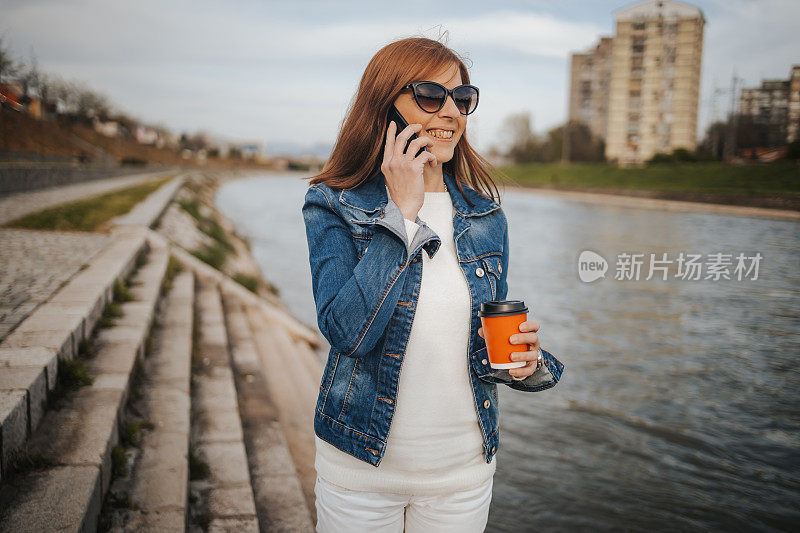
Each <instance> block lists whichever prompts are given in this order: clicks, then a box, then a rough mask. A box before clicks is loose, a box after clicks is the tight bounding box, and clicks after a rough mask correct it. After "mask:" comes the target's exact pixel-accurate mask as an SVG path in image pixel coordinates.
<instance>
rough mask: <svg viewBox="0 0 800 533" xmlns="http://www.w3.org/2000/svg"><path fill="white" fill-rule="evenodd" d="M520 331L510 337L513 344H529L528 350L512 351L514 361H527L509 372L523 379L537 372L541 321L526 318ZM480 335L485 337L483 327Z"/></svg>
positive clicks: (520, 326) (479, 330)
mask: <svg viewBox="0 0 800 533" xmlns="http://www.w3.org/2000/svg"><path fill="white" fill-rule="evenodd" d="M519 331H520V333H515V334H514V335H511V337H510V338H509V342H511V344H527V345H528V350H529V351H527V352H511V360H512V361H526V364H525V366H521V367H519V368H510V369H509V370H508V373H509V374H511V376H512V377H515V378H517V379H523V378H526V377H528V376H530V375H531V374H533V373H534V372H536V367H537V361H538V359H539V348H540V346H539V335H537V333H536V332H537V331H539V323H538V322H537V321H535V320H526V321H525V322H523V323H521V324H520V325H519ZM478 335H480V336H481V337H483V327H480V328H478Z"/></svg>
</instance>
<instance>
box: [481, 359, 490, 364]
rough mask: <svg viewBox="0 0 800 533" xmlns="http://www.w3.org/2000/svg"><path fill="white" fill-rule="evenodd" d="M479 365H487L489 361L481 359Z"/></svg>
mask: <svg viewBox="0 0 800 533" xmlns="http://www.w3.org/2000/svg"><path fill="white" fill-rule="evenodd" d="M481 363H483V364H484V365H488V364H489V361H487V360H486V359H483V360H482V361H481Z"/></svg>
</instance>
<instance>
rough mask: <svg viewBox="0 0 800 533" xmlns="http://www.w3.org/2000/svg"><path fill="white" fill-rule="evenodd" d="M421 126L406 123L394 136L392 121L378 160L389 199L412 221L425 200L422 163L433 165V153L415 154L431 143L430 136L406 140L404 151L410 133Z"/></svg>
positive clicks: (395, 126) (434, 157) (394, 128)
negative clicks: (381, 154)
mask: <svg viewBox="0 0 800 533" xmlns="http://www.w3.org/2000/svg"><path fill="white" fill-rule="evenodd" d="M421 129H422V124H409V125H408V126H407V127H406V128H405V129H404V130H403V131H401V132H400V134H399V135H397V137H395V132H396V131H397V124H395V122H394V121H391V122H390V123H389V127H388V128H387V130H386V146H385V147H384V150H383V163H381V172H383V176H384V178H385V181H386V186H387V187H388V188H389V194H390V195H391V197H392V200H393V201H394V203H395V204H397V207H399V208H400V211H402V213H403V217H405V218H407V219H408V220H412V221H413V220H416V218H417V214H418V213H419V210H420V209H421V208H422V204H423V202H424V201H425V179H424V178H423V174H422V173H423V170H424V168H425V164H426V163H428V162H430V164H431V165H436V156H434V155H433V154H432V153H430V152H428V151H422V152H421V153H420V154H419V155H418V156H417V157H414V154H416V153H417V152H418V151H419V150H420V148H422V147H423V146H431V145H433V140H432V139H431V138H430V137H427V136H420V137H418V138H417V139H415V140H413V141H411V142H410V143H408V148H407V149H406V150H405V152H404V151H403V148H404V147H405V146H406V143H407V142H408V138H409V137H410V136H411V134H412V133H418V132H419V131H420V130H421Z"/></svg>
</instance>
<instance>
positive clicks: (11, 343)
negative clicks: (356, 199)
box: [0, 173, 322, 531]
mask: <svg viewBox="0 0 800 533" xmlns="http://www.w3.org/2000/svg"><path fill="white" fill-rule="evenodd" d="M236 177H237V175H236V174H234V173H225V174H210V173H189V174H182V175H179V176H177V177H176V178H175V179H173V180H171V181H170V182H168V183H167V184H166V185H164V186H162V187H161V188H160V189H159V190H157V191H156V192H155V193H153V194H151V195H150V196H149V197H148V198H147V200H145V201H144V202H142V203H141V204H139V205H138V206H137V207H136V208H135V209H133V210H132V211H131V212H129V213H128V214H126V215H124V216H121V217H118V218H117V219H115V221H114V227H113V229H112V231H111V233H110V234H109V238H108V240H107V241H106V242H105V243H104V245H103V247H102V249H100V250H99V252H97V253H96V254H95V255H94V256H93V257H92V258H91V259H90V260H89V261H88V265H87V267H86V268H84V269H83V270H80V271H79V272H77V273H76V274H75V275H73V276H72V277H71V278H69V279H68V280H67V281H66V282H65V283H64V284H63V286H62V287H61V288H59V289H58V290H57V291H56V292H55V293H54V294H53V295H52V296H51V297H50V298H49V299H48V300H47V301H45V302H44V303H42V304H41V305H39V306H38V307H37V308H36V309H35V310H34V311H33V312H31V313H30V314H29V315H28V316H27V317H26V318H25V319H24V320H21V321H20V322H19V324H18V325H17V326H16V327H15V328H14V329H13V330H12V331H11V332H10V333H9V334H8V335H7V336H6V337H5V338H4V339H3V340H2V342H0V458H2V461H1V462H0V531H42V530H48V529H53V528H56V529H67V530H81V531H94V530H96V529H98V527H99V528H100V529H107V528H113V529H118V530H125V531H133V530H140V529H158V530H161V529H166V530H191V531H201V530H209V529H213V530H217V529H226V530H227V529H236V530H244V531H258V530H262V531H273V530H281V531H313V524H314V522H315V508H314V494H313V487H314V481H315V476H316V474H315V472H314V468H313V462H314V434H313V409H314V402H315V400H316V389H317V386H318V383H319V379H320V376H321V373H322V367H321V364H320V362H319V360H318V358H317V357H316V355H315V353H314V350H315V349H316V348H318V346H319V339H318V337H317V334H316V332H314V331H312V330H310V329H308V328H307V327H306V326H304V325H303V324H301V323H300V322H298V321H297V320H296V319H295V318H294V317H292V316H291V314H289V313H288V312H287V310H286V308H285V307H284V306H283V305H282V303H281V302H280V300H279V299H278V298H277V296H276V295H275V293H274V290H273V289H272V287H271V285H270V284H269V283H268V282H267V281H266V280H264V279H263V278H262V276H261V274H260V272H259V271H258V267H257V265H256V264H255V261H254V260H253V258H252V256H251V255H250V253H249V249H248V246H247V243H245V242H244V241H243V240H242V239H240V238H239V237H238V236H237V235H236V234H235V232H234V231H233V228H232V227H231V224H230V223H229V222H228V221H227V220H225V219H224V217H222V216H220V214H219V213H217V212H216V210H215V209H214V206H213V196H214V193H215V191H216V189H217V187H218V186H219V184H220V183H222V182H224V181H226V180H229V179H235V178H236Z"/></svg>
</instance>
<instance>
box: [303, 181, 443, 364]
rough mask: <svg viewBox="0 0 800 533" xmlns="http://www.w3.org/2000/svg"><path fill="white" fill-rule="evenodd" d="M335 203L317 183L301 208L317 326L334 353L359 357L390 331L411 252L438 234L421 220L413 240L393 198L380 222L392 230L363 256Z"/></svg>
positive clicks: (379, 235)
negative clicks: (358, 254) (357, 248)
mask: <svg viewBox="0 0 800 533" xmlns="http://www.w3.org/2000/svg"><path fill="white" fill-rule="evenodd" d="M334 202H335V200H334V199H333V198H331V197H330V196H329V195H328V194H327V193H326V192H325V191H324V190H323V189H322V188H320V187H319V186H316V185H312V186H311V187H309V189H308V191H307V192H306V196H305V203H304V204H303V208H302V212H303V219H304V221H305V227H306V237H307V240H308V251H309V263H310V267H311V279H312V288H313V293H314V301H315V304H316V310H317V324H318V326H319V329H320V331H321V332H322V334H323V335H324V336H325V338H326V339H327V340H328V342H329V343H330V344H331V346H332V347H333V349H334V350H336V351H337V352H339V353H340V354H341V355H345V356H348V357H355V358H360V357H363V356H364V355H366V354H367V353H369V352H370V350H372V348H374V346H375V345H376V344H377V342H378V340H379V339H380V338H381V336H382V335H383V334H384V332H385V330H386V327H387V325H388V323H389V320H390V318H391V316H392V314H393V313H394V310H395V308H396V306H397V302H398V300H399V299H400V294H401V289H402V286H403V282H404V280H405V276H406V273H407V268H406V267H407V266H408V260H409V257H410V256H411V252H412V251H414V252H415V251H416V250H417V248H418V247H420V246H421V245H422V243H424V242H427V240H429V239H431V238H434V237H435V238H438V236H437V235H436V234H435V233H434V232H433V230H432V229H431V228H430V227H429V226H427V225H425V223H424V222H423V221H422V220H420V219H419V217H417V222H416V223H417V224H418V225H419V226H420V227H419V228H418V229H417V231H416V233H415V235H414V238H413V240H412V241H411V242H409V241H408V238H407V235H406V223H405V222H404V221H405V219H404V218H403V214H402V212H401V211H400V209H399V208H398V207H397V205H396V204H395V203H394V202H392V201H391V199H390V200H389V202H388V204H387V206H386V209H385V214H384V216H383V217H381V218H380V219H377V220H376V221H375V224H377V225H380V226H382V227H384V228H386V229H387V230H388V231H380V230H378V231H375V232H374V234H373V236H372V240H371V241H370V243H369V246H368V247H367V250H366V252H365V253H364V254H363V256H362V257H361V258H358V256H357V253H356V248H355V244H354V242H353V235H352V233H351V231H350V228H349V226H348V225H347V223H346V221H345V220H344V219H343V218H342V216H341V215H340V214H339V212H338V211H337V210H336V209H335V208H334Z"/></svg>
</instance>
